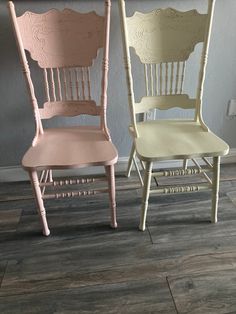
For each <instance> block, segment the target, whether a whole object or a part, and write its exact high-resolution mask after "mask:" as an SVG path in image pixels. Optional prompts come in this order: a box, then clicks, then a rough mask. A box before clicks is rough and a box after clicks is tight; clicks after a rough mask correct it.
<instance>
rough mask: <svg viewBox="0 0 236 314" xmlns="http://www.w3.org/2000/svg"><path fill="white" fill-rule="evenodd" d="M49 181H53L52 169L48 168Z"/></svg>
mask: <svg viewBox="0 0 236 314" xmlns="http://www.w3.org/2000/svg"><path fill="white" fill-rule="evenodd" d="M49 182H53V176H52V170H49Z"/></svg>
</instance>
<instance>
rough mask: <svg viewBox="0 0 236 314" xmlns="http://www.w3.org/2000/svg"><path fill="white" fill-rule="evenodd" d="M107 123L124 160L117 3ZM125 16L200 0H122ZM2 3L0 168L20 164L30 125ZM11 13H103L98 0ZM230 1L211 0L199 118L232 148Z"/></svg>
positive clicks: (234, 91) (234, 25)
mask: <svg viewBox="0 0 236 314" xmlns="http://www.w3.org/2000/svg"><path fill="white" fill-rule="evenodd" d="M112 2H113V3H112V4H113V6H112V16H111V42H110V73H109V79H110V80H109V93H108V96H109V108H108V124H109V128H110V130H111V135H112V139H113V142H114V143H115V145H116V146H117V148H118V151H119V155H120V157H125V156H128V154H129V149H130V137H129V134H128V131H127V126H128V124H129V112H128V106H127V89H126V82H125V72H124V67H123V53H122V41H121V33H120V24H119V12H118V3H117V0H113V1H112ZM127 2H128V7H129V8H130V9H129V10H128V11H129V13H130V14H131V13H132V12H133V10H134V9H135V8H136V9H138V10H142V11H149V10H151V9H153V8H154V7H167V6H171V7H175V8H177V9H180V10H188V9H192V8H195V7H196V8H198V9H199V11H200V12H202V13H203V12H205V11H206V7H207V6H206V3H207V1H206V0H172V1H169V0H162V1H159V0H155V1H154V0H145V1H141V0H127ZM6 5H7V1H2V0H1V2H0V96H1V98H0V106H1V111H0V167H1V166H2V167H6V166H14V165H18V164H20V161H21V157H22V155H23V153H24V152H25V150H26V149H27V147H28V146H29V145H30V143H31V140H32V137H33V134H34V124H33V117H32V112H31V107H30V104H29V100H28V97H27V94H26V88H25V82H24V80H23V75H22V73H21V67H20V63H19V58H18V54H17V50H16V45H15V40H14V37H13V32H12V29H11V25H10V22H9V18H8V11H7V7H6ZM15 5H16V8H17V14H18V15H20V14H22V13H23V12H24V11H25V10H27V9H29V10H32V11H34V12H44V11H46V10H47V9H49V8H51V7H57V8H60V9H61V8H64V7H66V6H67V7H71V8H73V9H77V10H81V9H82V10H85V8H88V10H91V9H95V10H97V11H98V12H99V13H102V12H103V6H102V1H101V0H94V1H92V0H86V1H85V0H77V1H66V0H63V1H62V0H61V1H56V0H55V1H43V0H41V1H40V0H39V1H36V0H35V1H20V0H18V1H15ZM235 29H236V1H235V0H217V1H216V10H215V18H214V24H213V30H212V40H211V45H210V52H209V62H208V67H207V77H206V82H205V93H204V108H203V112H204V118H205V120H206V122H207V124H208V125H209V127H210V128H211V129H212V131H214V132H215V133H216V134H218V135H219V136H221V137H222V138H223V139H224V140H226V141H227V142H228V143H229V145H230V146H231V147H233V148H236V136H235V135H236V120H230V119H228V118H227V117H226V111H227V103H228V101H229V99H231V98H236V32H235Z"/></svg>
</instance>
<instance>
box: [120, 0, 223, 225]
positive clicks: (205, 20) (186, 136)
mask: <svg viewBox="0 0 236 314" xmlns="http://www.w3.org/2000/svg"><path fill="white" fill-rule="evenodd" d="M127 2H128V1H127ZM119 3H120V15H121V25H122V30H123V47H124V57H125V67H126V70H127V85H128V96H129V97H128V98H129V107H130V113H131V122H132V125H131V127H130V132H131V135H132V137H133V140H134V146H133V151H135V152H136V153H137V156H138V158H139V159H140V160H141V162H142V163H144V164H145V176H144V187H143V199H142V209H141V220H140V226H139V228H140V230H145V225H146V215H147V209H148V199H149V195H150V194H151V195H153V194H159V195H160V194H166V195H168V194H175V193H187V192H197V191H203V190H207V189H212V212H211V221H212V222H217V207H218V192H219V176H220V156H222V155H226V154H227V153H228V150H229V147H228V145H227V144H226V143H225V142H224V141H223V140H221V139H220V138H218V137H217V136H216V135H214V134H213V133H212V132H211V131H210V130H209V128H208V127H207V126H206V124H205V123H204V121H203V118H202V96H203V85H204V79H205V73H206V64H207V57H208V48H209V39H210V32H211V25H212V18H213V10H214V4H215V1H214V0H208V11H207V13H206V14H199V13H198V12H197V11H196V10H191V11H188V12H180V11H177V10H175V9H171V8H168V9H159V10H154V11H152V12H150V13H140V12H136V13H135V14H134V15H133V16H131V17H127V16H126V8H125V1H124V0H119ZM198 43H202V56H201V58H200V59H201V60H200V62H199V63H200V72H199V76H198V84H197V85H198V86H197V92H196V97H194V98H191V97H190V96H189V95H188V94H187V93H186V92H185V91H184V79H185V70H186V66H187V65H188V64H189V62H188V64H187V60H188V59H189V57H190V55H191V53H192V52H193V51H194V49H195V46H196V45H197V44H198ZM131 47H132V48H134V53H135V54H136V56H137V57H138V59H139V60H140V62H141V63H142V64H144V81H145V86H146V91H145V92H146V95H145V96H144V97H142V98H141V101H139V102H138V101H136V100H135V95H134V94H135V90H134V77H133V71H132V66H131V65H133V61H132V63H131V51H130V48H131ZM136 59H137V58H136ZM132 60H133V59H132ZM136 73H139V72H137V71H136ZM135 79H136V81H137V80H139V81H140V80H141V79H140V77H139V78H137V77H135ZM190 79H192V78H190ZM175 107H176V108H181V109H183V110H186V109H192V111H193V113H194V114H193V117H192V118H189V119H155V120H151V121H145V120H143V121H139V120H138V116H139V115H140V114H144V113H146V112H149V111H150V110H156V109H159V110H168V109H171V108H175ZM159 112H160V111H158V113H159ZM207 157H212V158H213V162H211V161H210V160H209V159H208V158H207ZM196 158H200V159H201V160H202V163H203V166H202V165H200V164H199V162H198V161H197V160H196ZM173 159H174V160H185V161H187V160H188V159H191V160H192V161H193V163H194V164H195V165H196V167H189V168H187V165H186V162H185V165H184V168H181V169H177V170H168V171H153V163H154V162H158V161H163V160H173ZM194 174H201V175H203V176H204V178H206V183H199V184H198V183H197V184H181V185H164V186H158V188H155V189H150V187H151V179H152V178H160V177H173V176H189V175H194Z"/></svg>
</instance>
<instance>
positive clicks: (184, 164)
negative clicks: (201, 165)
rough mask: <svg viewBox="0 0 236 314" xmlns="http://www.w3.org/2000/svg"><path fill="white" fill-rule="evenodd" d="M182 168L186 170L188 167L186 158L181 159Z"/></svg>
mask: <svg viewBox="0 0 236 314" xmlns="http://www.w3.org/2000/svg"><path fill="white" fill-rule="evenodd" d="M183 168H184V170H187V168H188V159H184V161H183Z"/></svg>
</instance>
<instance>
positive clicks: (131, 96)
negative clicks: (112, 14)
mask: <svg viewBox="0 0 236 314" xmlns="http://www.w3.org/2000/svg"><path fill="white" fill-rule="evenodd" d="M119 7H120V14H121V29H122V40H123V50H124V63H125V68H126V80H127V85H128V101H129V108H130V115H131V123H132V126H133V128H134V136H135V137H138V130H137V125H136V114H135V108H134V105H135V100H134V89H133V78H132V73H131V61H130V60H131V59H130V51H129V44H128V42H129V40H128V29H127V24H126V8H125V1H124V0H119Z"/></svg>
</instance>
